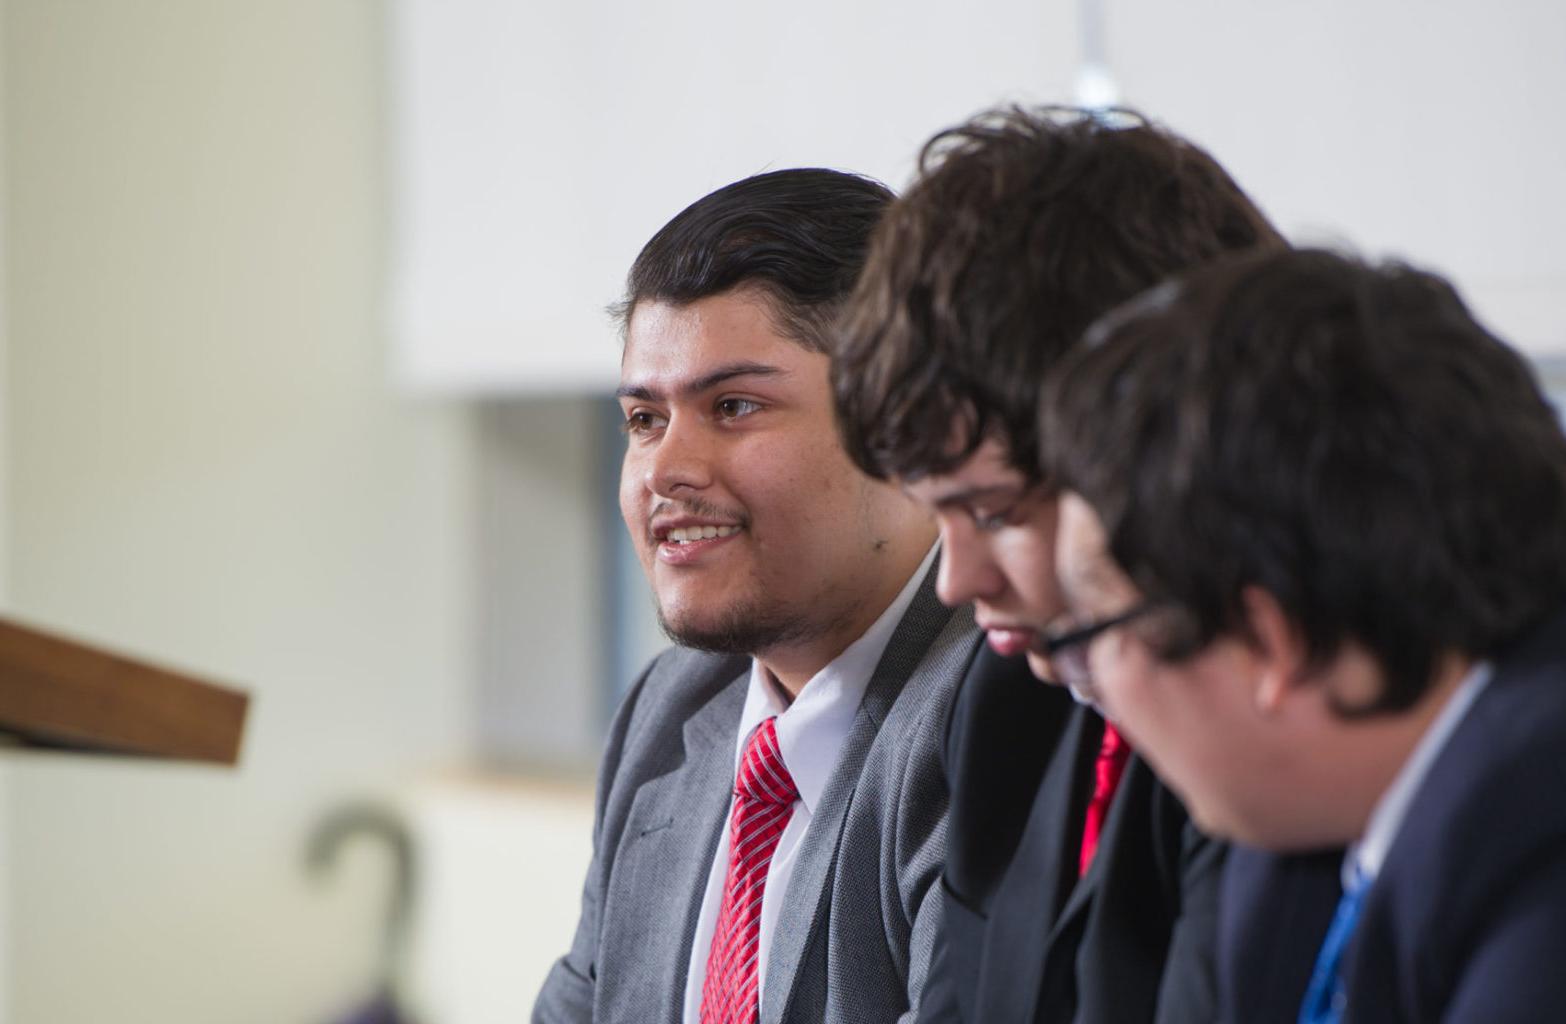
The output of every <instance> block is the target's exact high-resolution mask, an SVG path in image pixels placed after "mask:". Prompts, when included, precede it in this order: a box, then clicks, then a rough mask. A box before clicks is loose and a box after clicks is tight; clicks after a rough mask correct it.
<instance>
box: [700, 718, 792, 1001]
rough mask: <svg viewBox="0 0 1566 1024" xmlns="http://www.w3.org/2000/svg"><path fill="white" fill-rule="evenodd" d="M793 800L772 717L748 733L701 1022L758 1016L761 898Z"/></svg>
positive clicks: (730, 828)
mask: <svg viewBox="0 0 1566 1024" xmlns="http://www.w3.org/2000/svg"><path fill="white" fill-rule="evenodd" d="M798 799H799V790H798V789H796V788H795V786H794V780H793V779H792V778H791V777H790V776H789V774H788V769H787V768H786V767H784V765H783V755H782V754H781V753H779V751H778V730H777V725H776V719H773V718H769V719H767V720H766V721H765V722H762V723H761V724H760V725H759V726H757V727H756V731H755V732H753V733H751V737H750V741H749V742H747V743H746V744H745V754H744V756H743V757H741V758H740V767H739V774H738V777H736V778H735V780H734V814H733V816H732V817H731V818H730V820H729V870H728V875H727V877H725V879H724V882H723V903H722V904H721V905H720V907H719V909H718V926H717V928H716V930H715V931H714V932H713V933H712V950H711V952H709V953H708V954H707V979H706V981H704V982H703V983H702V986H701V1021H702V1024H754V1022H755V1020H756V1017H757V1015H758V1013H759V1011H760V1005H759V1003H758V1001H757V993H758V991H759V984H760V981H761V978H760V975H759V974H758V973H757V970H756V967H757V960H758V957H757V953H758V952H759V951H760V947H761V894H762V890H763V889H764V888H765V887H766V884H767V868H768V866H770V865H771V863H772V854H773V851H775V850H776V849H777V846H778V839H779V838H780V837H781V836H782V835H783V829H784V828H786V827H787V826H788V819H789V816H790V815H792V814H793V813H794V801H795V800H798Z"/></svg>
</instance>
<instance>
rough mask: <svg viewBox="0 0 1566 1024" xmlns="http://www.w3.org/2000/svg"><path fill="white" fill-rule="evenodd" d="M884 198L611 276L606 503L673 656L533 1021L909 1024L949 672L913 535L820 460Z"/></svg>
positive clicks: (960, 664)
mask: <svg viewBox="0 0 1566 1024" xmlns="http://www.w3.org/2000/svg"><path fill="white" fill-rule="evenodd" d="M890 199H891V195H890V193H889V192H888V191H887V190H886V189H885V188H883V187H882V186H880V185H878V184H876V183H874V182H871V181H867V180H865V179H863V178H859V177H855V176H852V175H847V174H842V173H838V172H834V171H823V170H789V171H779V172H775V173H771V174H764V175H759V176H757V177H753V178H749V179H746V180H744V181H741V182H738V183H736V184H734V185H730V186H728V187H726V188H723V189H720V190H718V191H717V192H714V193H713V194H711V195H709V196H707V197H706V198H704V199H702V200H700V201H698V202H697V203H695V204H694V205H692V206H691V207H690V208H688V209H686V210H685V211H684V212H682V213H681V214H679V215H678V216H677V217H675V218H674V220H672V221H671V222H670V223H669V224H668V225H666V226H665V227H664V228H663V229H662V230H661V231H659V232H658V234H657V235H655V236H654V237H653V239H652V240H651V241H650V242H649V243H648V244H647V246H646V248H644V249H643V250H642V253H641V255H640V256H638V257H637V260H636V263H635V265H634V266H633V267H632V269H631V273H630V277H629V282H628V284H629V287H628V295H627V298H626V300H625V303H624V305H623V315H624V322H625V327H626V345H625V352H624V356H623V358H622V362H621V386H620V389H619V395H620V404H621V407H622V409H623V410H624V412H625V430H626V434H627V445H626V454H625V463H624V467H623V471H622V476H621V492H620V504H621V511H622V513H623V514H624V517H625V521H626V526H627V528H628V529H629V530H630V534H631V537H632V539H633V540H634V542H635V544H636V547H637V550H638V552H639V555H640V558H641V561H642V564H643V567H644V569H645V570H646V572H647V576H648V579H649V580H650V581H651V584H652V588H653V592H654V594H655V596H656V598H657V603H658V609H659V615H660V617H661V619H662V621H663V625H664V628H665V630H666V631H667V632H668V633H669V635H670V636H671V637H672V638H673V639H674V640H675V642H676V646H675V647H673V648H671V649H670V650H668V651H666V652H665V653H664V654H662V655H660V656H659V657H658V658H657V659H656V660H655V661H654V662H653V663H652V665H651V666H650V667H649V668H648V669H647V671H646V672H645V673H644V674H643V675H642V677H641V678H640V679H638V680H637V681H636V683H635V685H634V686H633V687H632V688H631V690H630V692H629V694H628V695H627V696H626V699H625V702H624V704H623V705H622V707H621V708H620V711H619V713H618V714H617V715H616V717H615V721H614V724H613V726H612V728H611V731H610V736H609V742H608V749H607V752H606V754H605V756H604V761H603V767H602V772H601V777H600V780H599V789H598V806H597V822H596V825H595V832H594V854H593V860H592V863H591V865H590V866H589V868H588V875H587V882H586V886H585V888H584V892H583V898H582V916H581V920H580V922H579V923H578V926H577V932H576V937H575V940H574V941H573V943H572V946H571V950H570V952H568V953H567V954H566V955H565V956H564V957H562V958H561V959H560V961H559V962H558V963H557V964H556V965H555V967H554V969H553V970H552V971H551V973H550V975H549V978H548V980H547V981H546V982H545V985H544V989H543V991H542V992H541V993H540V995H539V999H538V1002H537V1005H536V1006H535V1008H534V1014H533V1019H534V1021H535V1022H557V1021H558V1022H566V1021H569V1022H585V1021H590V1020H591V1021H605V1022H607V1021H626V1022H636V1024H643V1022H668V1024H679V1022H685V1024H729V1022H735V1024H749V1022H752V1021H757V1020H761V1021H769V1022H774V1021H797V1022H802V1024H803V1022H813V1024H814V1022H821V1021H841V1022H851V1024H874V1022H876V1021H894V1020H899V1019H902V1018H905V1017H911V1016H912V1012H913V1010H914V1009H915V1008H916V1005H917V1002H918V993H919V992H920V990H921V987H922V985H923V981H924V975H925V972H926V968H927V964H928V959H929V953H930V949H931V947H932V943H933V936H934V932H935V929H936V926H937V920H936V919H937V916H938V914H937V911H938V905H939V896H938V890H939V887H938V885H937V884H936V882H937V879H938V877H939V874H940V869H941V859H942V851H943V844H944V822H945V814H946V795H945V790H944V786H943V784H942V779H941V774H940V766H939V757H938V748H939V745H940V741H941V735H940V731H941V725H942V723H943V722H944V721H945V717H946V711H947V707H948V705H949V703H950V700H951V694H952V692H953V688H954V685H955V683H956V680H957V679H958V678H959V677H960V675H961V674H962V672H963V671H964V669H965V668H966V666H967V664H968V662H969V661H970V660H971V658H972V657H973V655H974V653H975V651H976V650H977V647H978V634H977V631H976V630H975V628H974V627H973V624H972V617H971V615H970V614H969V613H967V612H966V611H956V612H954V611H951V610H949V609H946V608H945V607H943V606H942V605H941V603H940V601H939V600H937V598H936V596H935V593H934V582H935V568H934V565H935V560H936V556H935V537H936V531H935V527H934V525H933V524H932V522H931V521H930V519H929V517H928V515H927V514H926V513H925V512H923V511H922V510H921V509H920V508H919V506H918V505H917V504H915V503H914V502H913V501H911V500H910V499H909V498H908V497H907V496H906V495H904V494H903V493H902V492H901V491H900V490H899V489H897V488H896V487H894V486H891V485H889V484H886V483H882V482H879V481H875V480H872V479H871V478H869V477H867V476H865V475H864V474H863V473H861V472H860V471H859V470H858V469H856V468H855V467H854V465H853V463H852V462H851V461H850V460H849V458H848V456H847V455H846V454H845V452H844V451H843V449H842V447H841V444H840V442H839V440H838V435H837V428H836V425H835V422H834V418H833V412H832V395H831V391H830V388H829V386H828V368H829V360H828V356H827V354H826V350H827V340H828V339H827V332H828V329H829V325H830V322H831V321H832V319H833V318H834V316H835V314H836V313H837V311H838V308H839V306H840V304H841V302H842V300H843V299H844V298H845V296H846V295H847V293H848V291H849V290H850V288H851V287H852V285H853V283H854V280H855V277H856V276H857V274H858V271H859V269H860V266H861V264H862V262H863V260H864V255H865V250H866V246H867V244H868V239H869V235H870V231H871V229H872V227H873V226H874V225H875V223H876V221H877V220H878V219H879V217H880V215H881V213H882V211H883V210H884V208H885V206H886V204H887V203H888V202H889V201H890Z"/></svg>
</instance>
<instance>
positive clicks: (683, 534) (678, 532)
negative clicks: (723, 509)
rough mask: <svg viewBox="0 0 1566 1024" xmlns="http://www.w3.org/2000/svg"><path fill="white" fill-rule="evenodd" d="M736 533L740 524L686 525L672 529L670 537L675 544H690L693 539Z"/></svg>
mask: <svg viewBox="0 0 1566 1024" xmlns="http://www.w3.org/2000/svg"><path fill="white" fill-rule="evenodd" d="M736 533H739V527H738V526H686V527H681V528H679V529H675V530H670V531H669V537H668V539H669V541H670V542H671V543H673V544H689V543H690V542H691V541H693V540H711V539H712V538H714V537H728V536H732V535H733V534H736Z"/></svg>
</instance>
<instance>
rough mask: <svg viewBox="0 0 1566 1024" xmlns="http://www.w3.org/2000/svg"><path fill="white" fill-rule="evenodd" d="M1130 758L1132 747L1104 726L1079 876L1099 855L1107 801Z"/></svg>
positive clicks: (1084, 826) (1108, 727) (1085, 823)
mask: <svg viewBox="0 0 1566 1024" xmlns="http://www.w3.org/2000/svg"><path fill="white" fill-rule="evenodd" d="M1130 756H1131V745H1130V744H1128V743H1127V742H1126V741H1125V738H1124V737H1123V736H1121V735H1120V733H1118V732H1116V731H1115V727H1114V726H1112V725H1110V724H1109V723H1108V722H1105V723H1104V742H1103V745H1102V746H1100V747H1099V748H1098V760H1097V761H1095V762H1094V763H1093V801H1092V802H1091V803H1089V804H1088V809H1087V819H1086V820H1085V821H1084V822H1083V823H1082V858H1081V860H1080V861H1079V862H1078V871H1077V873H1078V875H1079V876H1080V875H1085V874H1087V872H1088V867H1089V866H1090V865H1092V863H1093V854H1095V853H1097V852H1098V834H1099V832H1100V830H1102V829H1103V827H1104V817H1105V815H1107V814H1108V813H1109V802H1110V801H1111V800H1113V799H1114V798H1115V787H1116V786H1119V785H1120V776H1121V775H1123V774H1125V770H1126V758H1128V757H1130Z"/></svg>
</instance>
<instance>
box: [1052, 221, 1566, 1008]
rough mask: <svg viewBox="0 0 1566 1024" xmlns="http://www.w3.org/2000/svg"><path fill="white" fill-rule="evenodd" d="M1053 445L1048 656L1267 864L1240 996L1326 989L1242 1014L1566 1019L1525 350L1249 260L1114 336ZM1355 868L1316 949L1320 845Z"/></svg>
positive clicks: (1317, 270)
mask: <svg viewBox="0 0 1566 1024" xmlns="http://www.w3.org/2000/svg"><path fill="white" fill-rule="evenodd" d="M1106 398H1109V399H1110V400H1108V401H1106ZM1044 423H1045V426H1044V428H1043V429H1044V431H1045V438H1046V442H1045V443H1046V457H1045V460H1044V464H1045V466H1046V468H1047V471H1049V472H1051V473H1052V474H1054V477H1055V479H1057V480H1059V481H1060V484H1061V486H1062V487H1063V488H1064V489H1065V493H1064V495H1063V497H1062V499H1061V511H1060V529H1059V547H1058V551H1057V555H1058V558H1057V568H1058V577H1059V580H1060V584H1061V588H1062V591H1063V593H1064V595H1065V597H1066V603H1067V606H1068V608H1069V609H1070V613H1071V614H1070V616H1069V619H1070V621H1071V623H1072V627H1071V630H1072V632H1071V635H1069V636H1056V637H1053V638H1052V639H1051V641H1049V642H1048V643H1047V646H1049V647H1051V648H1052V649H1053V650H1054V651H1055V652H1056V654H1057V658H1056V660H1057V662H1059V661H1062V660H1063V659H1067V658H1069V659H1070V660H1071V661H1072V662H1073V663H1074V664H1075V665H1077V666H1079V667H1081V668H1083V669H1086V668H1089V667H1090V668H1091V676H1090V677H1089V676H1087V675H1084V676H1083V678H1090V679H1091V685H1092V686H1093V688H1094V694H1095V697H1096V698H1097V699H1099V700H1100V701H1101V702H1102V704H1103V706H1104V707H1105V708H1106V709H1107V710H1108V712H1109V713H1111V714H1112V715H1114V716H1115V719H1116V721H1118V722H1120V723H1122V724H1123V726H1124V728H1125V730H1126V732H1127V734H1128V735H1129V736H1130V737H1131V739H1132V742H1133V743H1135V744H1136V745H1137V747H1138V749H1140V750H1141V751H1142V752H1143V753H1145V754H1146V756H1147V757H1148V759H1149V760H1150V761H1151V762H1152V763H1153V764H1154V765H1155V766H1156V767H1157V769H1158V770H1159V772H1160V774H1161V775H1162V777H1163V778H1165V779H1166V780H1168V782H1169V784H1170V786H1171V787H1173V788H1174V789H1175V790H1176V791H1177V792H1179V793H1180V794H1181V796H1182V797H1184V798H1185V801H1186V805H1187V806H1188V807H1189V808H1190V809H1191V813H1192V816H1193V817H1194V818H1195V820H1196V821H1198V822H1199V823H1200V824H1201V825H1203V826H1204V827H1206V828H1208V829H1209V830H1211V831H1212V832H1213V833H1214V834H1218V835H1224V836H1228V837H1230V838H1232V839H1235V840H1238V841H1240V842H1243V843H1245V844H1248V845H1250V846H1254V847H1258V848H1261V849H1265V850H1270V851H1273V853H1274V855H1273V856H1271V857H1270V858H1269V857H1268V855H1266V854H1261V853H1251V854H1247V855H1246V856H1245V858H1244V860H1243V861H1238V858H1237V862H1238V863H1240V864H1243V866H1244V875H1243V878H1241V879H1239V880H1238V881H1240V882H1241V883H1242V884H1241V885H1240V886H1239V887H1238V889H1236V888H1231V890H1230V891H1231V892H1241V893H1244V894H1245V895H1246V896H1247V898H1249V899H1250V900H1252V901H1255V902H1254V905H1258V906H1264V907H1267V908H1270V909H1271V910H1273V911H1274V912H1275V913H1276V916H1275V918H1274V920H1275V925H1274V930H1273V932H1272V933H1271V934H1268V932H1267V931H1266V930H1265V929H1250V930H1248V931H1244V932H1241V933H1240V934H1241V935H1242V936H1243V935H1248V936H1249V937H1250V939H1251V943H1250V944H1248V945H1235V946H1232V947H1230V948H1227V949H1226V950H1225V951H1224V955H1225V957H1226V959H1228V961H1229V962H1228V963H1227V964H1226V965H1225V966H1226V971H1225V976H1226V978H1228V979H1230V980H1231V981H1234V982H1237V983H1238V984H1239V985H1240V986H1241V987H1242V988H1243V987H1246V986H1252V985H1254V984H1255V983H1257V982H1260V984H1261V985H1262V987H1263V988H1265V987H1266V985H1267V984H1269V982H1267V981H1266V980H1265V978H1261V977H1260V976H1261V975H1277V974H1278V972H1279V971H1280V969H1281V970H1282V972H1283V973H1285V974H1287V973H1289V972H1294V973H1295V974H1296V975H1297V976H1300V977H1305V978H1307V979H1308V982H1307V990H1306V992H1305V995H1304V998H1303V999H1302V1000H1301V1001H1299V1002H1298V1003H1296V1004H1295V1005H1293V1006H1288V1005H1277V1004H1276V1003H1273V1004H1269V1003H1267V1002H1265V1001H1263V1002H1255V1001H1250V999H1251V996H1252V995H1254V993H1253V992H1252V993H1242V997H1243V999H1244V1000H1246V1001H1245V1002H1244V1005H1243V1009H1235V1007H1236V1005H1237V1004H1236V1003H1233V1002H1231V1004H1230V1014H1229V1017H1230V1019H1233V1020H1241V1019H1243V1020H1247V1021H1249V1020H1257V1019H1269V1020H1299V1021H1301V1022H1302V1024H1327V1022H1337V1021H1347V1022H1375V1024H1398V1022H1418V1021H1436V1020H1441V1021H1460V1022H1467V1021H1472V1022H1481V1021H1482V1022H1485V1024H1495V1022H1522V1021H1543V1020H1557V1019H1560V1017H1561V1016H1562V1012H1563V1007H1566V971H1562V970H1561V965H1562V964H1563V963H1566V800H1563V799H1562V796H1561V794H1562V789H1563V784H1566V769H1563V767H1562V764H1563V760H1562V752H1563V751H1566V436H1563V434H1562V431H1561V427H1560V423H1559V421H1558V420H1557V417H1556V412H1555V410H1554V409H1552V408H1551V406H1550V404H1549V402H1548V401H1547V400H1546V399H1545V397H1544V395H1543V394H1542V393H1541V391H1540V389H1539V387H1538V384H1537V382H1536V381H1535V380H1534V378H1533V375H1532V373H1531V372H1530V370H1529V369H1528V367H1527V365H1526V363H1525V362H1524V361H1523V359H1522V358H1521V357H1520V356H1519V355H1518V354H1517V353H1516V352H1514V351H1512V350H1511V349H1509V348H1508V347H1506V346H1505V345H1504V344H1502V343H1501V342H1499V341H1497V340H1496V339H1495V338H1494V337H1492V336H1491V335H1490V334H1488V333H1487V332H1486V331H1485V330H1484V328H1482V327H1481V326H1479V325H1478V324H1477V323H1476V322H1475V321H1474V319H1473V318H1472V316H1471V315H1470V314H1469V312H1468V311H1467V309H1465V308H1464V306H1463V304H1462V302H1461V300H1460V299H1459V298H1458V297H1457V295H1456V293H1455V292H1454V291H1453V290H1452V289H1451V287H1450V286H1449V285H1448V284H1447V283H1446V282H1445V281H1442V280H1441V279H1440V278H1437V277H1435V276H1433V275H1430V274H1427V273H1422V272H1419V271H1416V270H1412V269H1410V268H1408V267H1406V266H1401V265H1396V264H1391V265H1381V266H1376V265H1369V264H1365V263H1362V262H1359V261H1357V260H1354V259H1351V258H1347V257H1343V256H1338V255H1334V254H1331V253H1325V252H1288V253H1269V254H1263V255H1253V256H1249V257H1244V258H1241V259H1237V260H1234V261H1232V262H1226V263H1224V264H1222V265H1219V266H1215V267H1211V268H1208V269H1206V270H1202V271H1198V272H1196V273H1194V274H1192V275H1190V276H1189V277H1187V278H1184V279H1182V280H1181V281H1179V282H1178V283H1176V284H1173V285H1169V286H1166V287H1164V288H1161V289H1159V290H1158V291H1157V292H1155V293H1152V294H1150V295H1149V296H1148V297H1146V298H1144V299H1141V300H1138V301H1136V302H1134V303H1132V304H1131V305H1130V306H1129V307H1127V308H1125V309H1122V310H1120V311H1117V312H1116V313H1114V314H1112V315H1111V316H1110V317H1109V318H1107V319H1106V320H1105V321H1104V322H1103V324H1102V326H1101V327H1099V328H1096V329H1095V331H1094V332H1093V333H1092V334H1090V336H1089V339H1088V341H1087V342H1086V343H1085V344H1084V346H1083V347H1082V348H1081V349H1080V350H1079V351H1078V352H1077V353H1075V354H1074V355H1073V356H1072V357H1069V358H1068V359H1067V360H1066V363H1065V365H1064V366H1063V367H1062V372H1061V375H1060V376H1059V377H1058V378H1057V379H1056V380H1055V381H1053V382H1052V384H1051V386H1050V389H1049V392H1048V396H1047V399H1046V418H1045V421H1044ZM1344 846H1346V847H1347V852H1346V854H1345V855H1343V856H1342V857H1340V858H1336V859H1335V863H1334V862H1332V861H1328V863H1327V865H1326V866H1327V867H1328V868H1329V869H1330V870H1333V871H1335V872H1336V873H1337V875H1338V876H1339V878H1340V879H1341V884H1340V885H1339V886H1333V887H1332V889H1333V891H1334V892H1335V891H1337V890H1338V889H1341V893H1342V895H1341V899H1339V900H1338V902H1337V905H1336V908H1335V910H1333V911H1332V912H1331V913H1330V920H1329V921H1328V922H1327V923H1326V926H1325V928H1323V926H1322V923H1323V917H1324V916H1325V915H1323V914H1322V913H1321V906H1320V904H1321V903H1322V902H1323V896H1322V890H1321V884H1320V883H1321V881H1322V879H1321V874H1320V868H1321V867H1322V866H1323V865H1322V859H1321V857H1320V855H1318V854H1314V853H1312V852H1311V851H1316V850H1320V849H1323V848H1326V849H1331V848H1336V847H1344ZM1312 917H1314V918H1315V920H1314V921H1312V920H1311V918H1312ZM1296 925H1298V926H1299V927H1301V928H1303V929H1304V930H1305V931H1306V932H1307V933H1309V932H1315V933H1316V937H1317V938H1318V939H1319V941H1317V942H1316V943H1314V946H1315V948H1307V949H1305V950H1304V951H1299V950H1298V946H1299V943H1298V942H1297V937H1296V936H1293V935H1289V934H1285V933H1282V932H1281V931H1280V930H1281V929H1289V928H1293V927H1295V926H1296ZM1291 946H1292V947H1293V948H1295V949H1296V952H1295V953H1294V954H1293V955H1294V956H1295V957H1296V958H1297V959H1296V962H1295V963H1294V964H1292V965H1290V964H1289V963H1287V962H1286V958H1287V956H1288V955H1289V954H1288V952H1287V951H1288V950H1289V948H1291ZM1242 1012H1243V1013H1244V1014H1245V1016H1243V1017H1242V1016H1241V1013H1242ZM1263 1014H1265V1016H1262V1015H1263Z"/></svg>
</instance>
